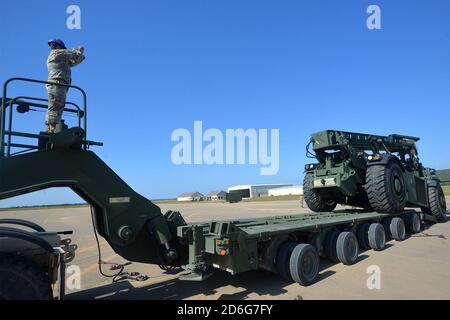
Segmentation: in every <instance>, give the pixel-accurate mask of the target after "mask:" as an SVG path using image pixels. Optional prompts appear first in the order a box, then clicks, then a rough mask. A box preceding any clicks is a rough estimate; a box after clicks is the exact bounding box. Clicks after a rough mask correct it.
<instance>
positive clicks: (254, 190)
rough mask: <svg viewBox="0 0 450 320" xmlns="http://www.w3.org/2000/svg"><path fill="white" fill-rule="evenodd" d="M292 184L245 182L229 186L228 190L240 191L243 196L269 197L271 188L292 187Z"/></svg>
mask: <svg viewBox="0 0 450 320" xmlns="http://www.w3.org/2000/svg"><path fill="white" fill-rule="evenodd" d="M290 186H292V184H245V185H237V186H232V187H229V188H228V192H239V193H241V194H242V198H257V197H267V196H268V195H269V190H270V189H275V188H282V187H290Z"/></svg>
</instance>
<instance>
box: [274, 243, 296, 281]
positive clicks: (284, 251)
mask: <svg viewBox="0 0 450 320" xmlns="http://www.w3.org/2000/svg"><path fill="white" fill-rule="evenodd" d="M296 246H297V242H285V243H283V244H282V245H281V246H280V248H279V249H278V254H277V263H276V267H277V271H278V274H279V275H280V276H281V277H282V278H283V279H285V280H287V281H292V276H291V272H290V270H289V268H290V266H289V264H290V259H291V254H292V251H293V250H294V248H295V247H296Z"/></svg>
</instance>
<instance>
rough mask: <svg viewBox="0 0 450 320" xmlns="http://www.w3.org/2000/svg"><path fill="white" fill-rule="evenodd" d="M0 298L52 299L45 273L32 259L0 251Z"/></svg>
mask: <svg viewBox="0 0 450 320" xmlns="http://www.w3.org/2000/svg"><path fill="white" fill-rule="evenodd" d="M0 300H53V293H52V288H51V284H50V282H49V279H48V277H47V275H46V274H45V273H44V272H43V271H42V269H41V268H40V267H39V266H38V265H36V264H35V263H34V262H33V261H31V260H29V259H26V258H24V257H21V256H18V255H13V254H7V253H0Z"/></svg>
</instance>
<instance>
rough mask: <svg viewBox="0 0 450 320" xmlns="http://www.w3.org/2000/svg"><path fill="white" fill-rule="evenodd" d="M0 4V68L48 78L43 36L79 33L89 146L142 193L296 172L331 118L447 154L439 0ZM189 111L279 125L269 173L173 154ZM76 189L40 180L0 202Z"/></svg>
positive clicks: (275, 179)
mask: <svg viewBox="0 0 450 320" xmlns="http://www.w3.org/2000/svg"><path fill="white" fill-rule="evenodd" d="M70 4H77V5H79V6H80V8H81V30H68V29H67V28H66V19H67V17H68V15H67V14H66V8H67V7H68V6H69V5H70ZM370 4H376V5H379V6H380V8H381V13H382V18H381V19H382V29H381V30H369V29H367V27H366V19H367V17H368V15H367V14H366V9H367V7H368V6H369V5H370ZM2 12H4V13H5V12H6V13H8V14H4V15H2V19H1V20H0V30H1V33H2V38H3V41H2V44H1V47H0V77H1V79H2V81H3V80H5V79H7V78H9V77H12V76H17V75H19V76H26V77H32V78H39V79H45V78H46V76H47V70H46V65H45V61H46V58H47V55H48V50H49V49H48V46H47V43H46V41H47V40H48V39H49V38H51V37H56V36H57V37H60V38H62V39H64V41H65V42H66V44H67V45H68V46H69V47H75V46H78V45H79V44H83V45H84V46H85V47H86V60H85V62H83V63H82V64H81V65H80V66H78V67H76V68H75V69H74V70H73V78H74V84H78V85H80V86H82V87H83V88H84V89H85V90H86V91H87V93H88V106H89V118H88V119H89V127H88V128H89V138H90V139H93V140H99V141H103V142H105V146H104V147H103V148H95V149H94V150H95V151H96V152H97V153H98V154H99V155H100V156H101V157H102V158H103V159H104V160H105V161H106V163H108V165H109V166H110V167H112V168H113V169H114V170H116V172H117V173H118V174H119V175H120V176H122V177H123V178H124V179H125V181H127V182H128V183H129V184H130V185H131V186H132V187H133V188H135V189H136V191H138V192H140V193H142V194H143V195H145V196H147V197H149V198H152V199H154V198H168V197H175V196H176V195H178V194H179V193H181V192H184V191H194V190H197V191H200V192H208V191H210V190H214V189H223V188H226V187H227V186H229V185H234V184H241V183H294V184H295V183H300V182H301V180H302V174H303V173H302V171H303V166H304V164H305V163H306V162H307V159H306V158H305V155H304V153H305V152H304V149H305V144H306V143H307V142H308V139H309V134H310V133H311V132H314V131H319V130H322V129H328V128H336V129H342V130H348V131H361V132H370V133H377V134H390V133H402V134H408V135H416V136H420V137H421V138H422V140H421V141H420V142H419V145H418V146H419V152H420V154H421V160H422V162H423V163H424V164H425V165H426V166H430V167H435V168H437V169H442V168H449V167H450V142H449V141H450V130H449V129H448V124H449V118H450V111H449V110H450V109H449V103H450V90H449V89H450V2H448V1H446V0H442V1H437V0H432V1H424V0H422V1H400V0H398V1H381V0H372V1H362V0H349V1H318V0H314V1H313V0H308V1H299V0H293V1H284V0H283V1H275V0H270V1H263V0H258V1H253V0H227V1H224V0H214V1H211V0H202V1H199V0H186V1H180V0H178V1H171V0H164V1H162V0H161V1H136V0H128V1H61V0H58V1H55V0H54V1H49V0H45V1H44V0H43V1H10V0H5V1H2ZM19 93H20V94H24V93H27V94H33V95H39V96H43V97H45V95H46V92H45V90H44V89H43V88H42V87H33V88H30V89H25V88H23V87H21V86H19V85H17V86H16V87H15V88H14V90H13V91H12V92H11V95H13V94H15V95H16V94H19ZM72 98H73V99H76V98H77V96H75V95H73V96H72ZM43 117H44V114H43V113H38V114H30V115H21V116H19V117H18V124H17V125H18V127H20V128H23V129H24V128H27V129H30V128H33V129H35V130H34V131H37V130H39V129H41V128H42V122H43ZM31 119H32V121H33V123H32V124H30V121H31ZM67 119H68V121H69V122H70V121H73V120H74V119H73V118H67ZM194 120H201V121H203V126H204V127H205V128H218V129H220V130H222V131H225V129H227V128H244V129H247V128H256V129H258V128H267V129H271V128H277V129H280V169H279V172H278V174H277V175H274V176H261V175H260V174H259V169H260V166H259V165H212V166H208V165H182V166H176V165H174V164H172V161H171V158H170V154H171V149H172V147H173V146H174V142H172V141H171V140H170V136H171V133H172V131H173V130H175V129H177V128H187V129H189V130H192V128H193V121H194ZM25 121H27V122H25ZM72 123H73V122H72ZM25 126H26V127H25ZM77 201H78V199H77V197H75V196H74V195H73V194H72V193H71V192H68V191H65V190H64V191H61V190H48V191H43V192H39V193H36V194H33V195H28V196H24V197H20V198H17V199H11V200H4V201H2V203H1V205H0V206H9V205H28V204H34V203H61V202H77Z"/></svg>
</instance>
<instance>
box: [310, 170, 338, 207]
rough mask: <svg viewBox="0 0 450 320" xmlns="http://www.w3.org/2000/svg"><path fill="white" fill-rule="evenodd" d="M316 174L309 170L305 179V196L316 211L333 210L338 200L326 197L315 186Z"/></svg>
mask: <svg viewBox="0 0 450 320" xmlns="http://www.w3.org/2000/svg"><path fill="white" fill-rule="evenodd" d="M313 183H314V174H312V173H310V172H308V173H306V174H305V178H304V179H303V197H304V198H305V202H306V204H307V205H308V207H309V208H310V209H311V210H312V211H315V212H327V211H333V210H334V208H336V205H337V203H336V201H334V200H329V199H324V198H323V197H322V196H321V194H320V193H319V192H317V190H316V189H314V188H313Z"/></svg>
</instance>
